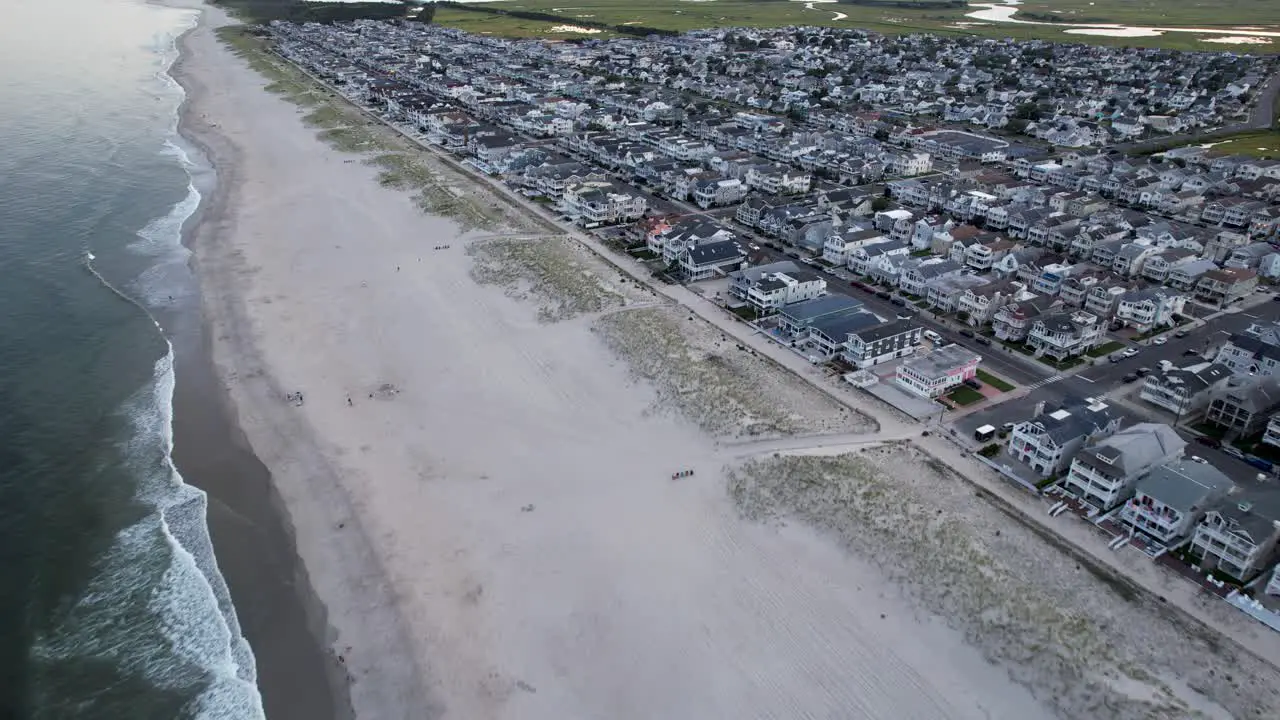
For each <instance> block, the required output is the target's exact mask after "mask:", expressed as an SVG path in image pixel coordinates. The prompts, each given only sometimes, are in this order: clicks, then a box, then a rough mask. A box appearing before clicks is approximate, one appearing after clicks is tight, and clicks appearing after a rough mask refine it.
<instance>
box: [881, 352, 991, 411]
mask: <svg viewBox="0 0 1280 720" xmlns="http://www.w3.org/2000/svg"><path fill="white" fill-rule="evenodd" d="M980 362H982V356H981V355H978V353H976V352H974V351H972V350H970V349H968V348H966V347H964V346H962V345H956V344H955V343H952V344H950V345H945V346H943V347H940V348H938V349H936V350H934V351H933V352H931V353H929V354H927V355H922V356H920V357H916V358H911V359H910V360H905V361H903V363H902V364H901V365H899V366H898V371H897V382H898V384H899V385H901V386H903V387H904V388H906V389H908V390H910V391H911V392H913V393H916V394H917V395H923V396H925V397H928V398H936V397H938V396H939V395H942V394H943V393H945V392H947V391H948V390H950V389H951V388H953V387H956V386H957V385H960V384H961V383H963V382H964V381H965V380H969V379H971V378H973V377H974V376H975V375H977V373H978V363H980Z"/></svg>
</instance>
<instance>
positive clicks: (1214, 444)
mask: <svg viewBox="0 0 1280 720" xmlns="http://www.w3.org/2000/svg"><path fill="white" fill-rule="evenodd" d="M1196 442H1198V443H1200V444H1201V445H1208V446H1209V447H1211V448H1220V447H1222V441H1221V440H1219V439H1218V438H1213V437H1209V436H1208V435H1201V436H1199V437H1197V438H1196Z"/></svg>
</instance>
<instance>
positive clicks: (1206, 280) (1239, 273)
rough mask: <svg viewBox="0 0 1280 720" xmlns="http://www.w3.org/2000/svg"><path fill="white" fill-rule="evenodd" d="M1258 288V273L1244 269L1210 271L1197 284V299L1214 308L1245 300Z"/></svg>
mask: <svg viewBox="0 0 1280 720" xmlns="http://www.w3.org/2000/svg"><path fill="white" fill-rule="evenodd" d="M1257 286H1258V271H1257V270H1252V269H1244V268H1230V269H1224V270H1210V271H1209V272H1207V273H1205V274H1204V275H1203V276H1201V277H1200V281H1199V282H1197V283H1196V289H1195V298H1196V300H1199V301H1200V302H1203V303H1206V304H1208V305H1212V306H1214V307H1226V306H1227V305H1229V304H1231V303H1233V302H1236V301H1237V300H1240V299H1242V298H1245V297H1247V296H1248V295H1249V293H1251V292H1253V290H1254V288H1256V287H1257Z"/></svg>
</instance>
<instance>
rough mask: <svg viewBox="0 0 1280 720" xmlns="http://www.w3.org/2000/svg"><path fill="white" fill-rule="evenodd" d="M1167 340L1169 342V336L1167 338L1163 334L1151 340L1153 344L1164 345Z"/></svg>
mask: <svg viewBox="0 0 1280 720" xmlns="http://www.w3.org/2000/svg"><path fill="white" fill-rule="evenodd" d="M1167 342H1169V338H1167V337H1165V336H1163V335H1161V336H1160V337H1158V338H1156V339H1155V340H1152V341H1151V344H1152V345H1163V344H1165V343H1167Z"/></svg>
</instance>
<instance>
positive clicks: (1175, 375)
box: [1138, 363, 1231, 422]
mask: <svg viewBox="0 0 1280 720" xmlns="http://www.w3.org/2000/svg"><path fill="white" fill-rule="evenodd" d="M1230 377H1231V370H1230V369H1228V368H1227V367H1226V366H1224V365H1219V364H1217V363H1212V364H1210V363H1201V364H1200V365H1198V366H1194V367H1191V368H1170V369H1169V370H1165V371H1164V372H1156V373H1153V374H1151V375H1148V376H1147V379H1146V380H1145V381H1144V382H1143V383H1142V391H1141V392H1140V393H1139V395H1138V397H1140V398H1141V399H1143V400H1145V401H1147V402H1149V403H1151V404H1152V405H1156V406H1159V407H1162V408H1164V409H1165V410H1168V411H1169V412H1171V413H1175V414H1176V415H1177V416H1178V420H1177V421H1181V420H1183V419H1190V418H1192V417H1195V416H1198V415H1199V414H1200V413H1201V412H1203V411H1204V409H1205V408H1207V407H1209V395H1210V393H1211V392H1212V391H1214V390H1216V389H1217V388H1219V387H1221V386H1223V385H1226V383H1227V380H1228V379H1229V378H1230ZM1177 421H1175V422H1177Z"/></svg>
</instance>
